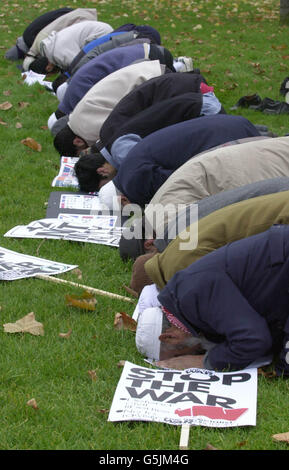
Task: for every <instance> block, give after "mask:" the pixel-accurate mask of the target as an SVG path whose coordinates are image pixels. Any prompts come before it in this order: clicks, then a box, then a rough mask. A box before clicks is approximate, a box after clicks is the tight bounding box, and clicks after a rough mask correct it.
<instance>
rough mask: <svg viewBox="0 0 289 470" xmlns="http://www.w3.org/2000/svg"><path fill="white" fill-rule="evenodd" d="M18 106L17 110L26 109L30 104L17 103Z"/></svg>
mask: <svg viewBox="0 0 289 470" xmlns="http://www.w3.org/2000/svg"><path fill="white" fill-rule="evenodd" d="M18 106H19V108H27V106H30V103H28V102H27V101H19V103H18Z"/></svg>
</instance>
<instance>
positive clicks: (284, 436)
mask: <svg viewBox="0 0 289 470" xmlns="http://www.w3.org/2000/svg"><path fill="white" fill-rule="evenodd" d="M272 438H273V439H274V441H281V442H287V443H288V444H289V432H283V433H281V434H273V436H272Z"/></svg>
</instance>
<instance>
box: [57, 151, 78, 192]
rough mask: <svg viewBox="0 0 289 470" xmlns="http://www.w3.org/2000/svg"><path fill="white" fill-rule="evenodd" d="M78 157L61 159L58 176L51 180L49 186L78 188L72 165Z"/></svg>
mask: <svg viewBox="0 0 289 470" xmlns="http://www.w3.org/2000/svg"><path fill="white" fill-rule="evenodd" d="M78 160H79V157H61V159H60V169H59V173H58V175H57V176H56V177H55V178H54V179H53V181H52V184H51V186H55V187H59V188H62V187H73V188H78V187H79V184H78V179H77V177H76V175H75V172H74V165H75V163H76V162H77V161H78Z"/></svg>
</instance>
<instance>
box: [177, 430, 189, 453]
mask: <svg viewBox="0 0 289 470" xmlns="http://www.w3.org/2000/svg"><path fill="white" fill-rule="evenodd" d="M189 435H190V425H189V424H182V429H181V437H180V445H179V448H180V449H182V450H186V449H188V445H189Z"/></svg>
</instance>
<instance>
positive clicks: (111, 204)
mask: <svg viewBox="0 0 289 470" xmlns="http://www.w3.org/2000/svg"><path fill="white" fill-rule="evenodd" d="M98 197H99V200H100V202H101V204H103V205H104V206H106V207H107V208H108V209H109V210H120V209H121V206H120V203H119V200H118V193H117V189H116V187H115V185H114V183H113V181H112V180H111V181H109V182H108V183H106V184H104V185H103V186H102V187H101V188H100V190H99V192H98Z"/></svg>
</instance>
